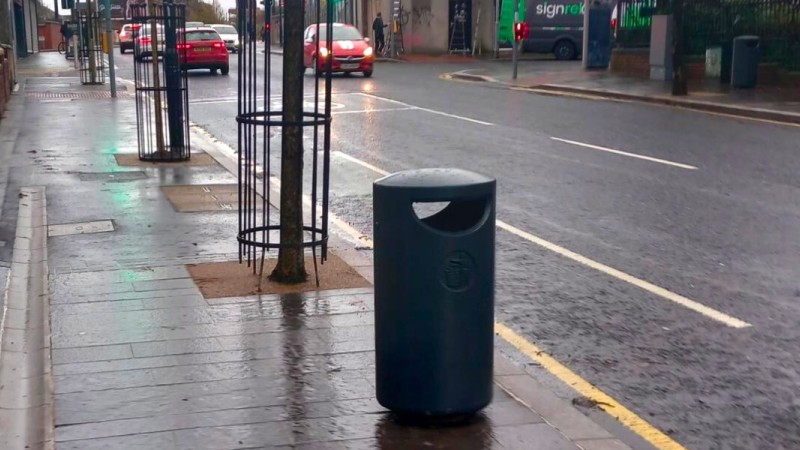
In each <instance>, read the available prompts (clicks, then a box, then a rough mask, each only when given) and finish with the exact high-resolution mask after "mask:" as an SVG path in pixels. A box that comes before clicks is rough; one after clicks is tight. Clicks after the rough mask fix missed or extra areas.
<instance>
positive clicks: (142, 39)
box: [139, 37, 153, 44]
mask: <svg viewBox="0 0 800 450" xmlns="http://www.w3.org/2000/svg"><path fill="white" fill-rule="evenodd" d="M152 41H153V40H152V39H150V38H148V37H144V38H139V43H140V44H149V43H150V42H152Z"/></svg>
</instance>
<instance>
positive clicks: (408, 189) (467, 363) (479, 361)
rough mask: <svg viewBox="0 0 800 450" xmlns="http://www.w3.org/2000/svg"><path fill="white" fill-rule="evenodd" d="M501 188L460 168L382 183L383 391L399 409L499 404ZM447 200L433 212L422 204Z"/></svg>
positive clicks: (379, 359)
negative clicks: (495, 375) (495, 372)
mask: <svg viewBox="0 0 800 450" xmlns="http://www.w3.org/2000/svg"><path fill="white" fill-rule="evenodd" d="M495 185H496V182H495V180H494V179H492V178H489V177H486V176H483V175H479V174H476V173H472V172H468V171H464V170H458V169H421V170H412V171H406V172H399V173H396V174H393V175H390V176H388V177H385V178H382V179H380V180H378V181H376V182H375V184H374V185H373V202H374V207H373V211H374V225H375V228H374V236H375V254H374V258H375V359H376V381H377V397H378V402H379V403H380V404H381V405H383V406H385V407H386V408H388V409H390V410H392V411H394V412H396V413H400V414H405V415H411V416H428V417H431V416H433V417H442V416H461V415H469V414H472V413H475V412H477V411H479V410H480V409H482V408H483V407H485V406H486V405H488V404H489V402H491V399H492V365H493V351H494V252H495ZM443 202H449V204H447V206H446V207H444V209H441V211H439V212H437V213H435V214H433V215H430V216H428V217H424V216H423V217H422V218H420V217H419V216H418V215H417V213H416V212H415V209H414V204H424V203H429V204H430V203H436V204H439V206H441V203H443ZM429 206H431V205H429Z"/></svg>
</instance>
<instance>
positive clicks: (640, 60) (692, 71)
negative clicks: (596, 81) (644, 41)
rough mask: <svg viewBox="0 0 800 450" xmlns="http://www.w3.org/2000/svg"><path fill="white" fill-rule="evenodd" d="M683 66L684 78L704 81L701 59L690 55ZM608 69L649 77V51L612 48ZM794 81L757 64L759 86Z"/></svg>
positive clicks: (777, 68)
mask: <svg viewBox="0 0 800 450" xmlns="http://www.w3.org/2000/svg"><path fill="white" fill-rule="evenodd" d="M685 67H686V78H687V79H688V80H689V81H690V82H704V81H705V77H706V65H705V61H704V60H703V59H701V58H697V57H690V58H689V61H687V62H686V66H685ZM609 70H610V71H611V72H613V73H617V74H620V75H627V76H633V77H639V78H649V77H650V52H649V50H648V49H614V51H613V52H612V53H611V65H610V66H609ZM795 82H796V79H795V80H789V81H787V75H786V74H785V73H784V71H782V70H781V69H780V68H779V67H778V66H777V65H775V64H761V65H760V66H758V85H759V86H778V85H786V84H787V83H788V84H793V83H795Z"/></svg>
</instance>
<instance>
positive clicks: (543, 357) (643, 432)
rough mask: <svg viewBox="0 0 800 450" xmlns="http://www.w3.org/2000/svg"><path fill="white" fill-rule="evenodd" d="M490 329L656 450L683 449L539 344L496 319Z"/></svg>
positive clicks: (683, 448)
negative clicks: (544, 350)
mask: <svg viewBox="0 0 800 450" xmlns="http://www.w3.org/2000/svg"><path fill="white" fill-rule="evenodd" d="M494 331H495V333H497V335H498V336H500V337H501V338H503V340H504V341H506V342H508V343H509V344H511V345H512V346H514V348H516V349H517V350H519V351H520V352H522V353H523V354H524V355H525V356H527V357H528V358H530V359H532V360H534V361H536V362H537V363H539V364H540V365H541V366H542V367H544V368H545V369H546V370H547V371H548V372H550V373H551V374H553V375H555V376H556V377H558V379H559V380H561V381H563V382H564V383H566V384H567V385H569V386H570V387H571V388H572V389H574V390H575V391H576V392H578V393H579V394H581V395H583V396H584V397H586V398H588V399H590V400H593V401H594V402H595V403H597V407H598V408H600V409H602V410H603V411H605V412H607V413H608V414H610V415H611V416H613V417H615V418H616V419H617V420H618V421H619V422H620V423H622V424H623V425H625V426H626V427H628V428H629V429H630V430H631V431H633V432H634V433H636V434H638V435H639V436H641V437H642V438H643V439H644V440H646V441H647V442H649V443H650V444H652V445H653V446H655V447H656V448H658V449H659V450H686V448H685V447H684V446H682V445H681V444H679V443H677V442H675V440H673V439H672V438H671V437H669V436H667V435H666V434H664V433H663V432H661V431H660V430H658V429H657V428H656V427H654V426H652V425H650V424H649V423H647V421H645V420H644V419H642V418H641V417H639V416H637V415H636V414H635V413H634V412H633V411H631V410H629V409H628V408H626V407H624V406H622V404H620V403H619V402H618V401H616V400H614V399H613V398H612V397H611V396H609V395H608V394H606V393H604V392H603V391H601V390H600V389H598V388H596V387H595V386H594V385H593V384H591V383H589V382H588V381H586V380H584V379H583V378H581V377H580V376H578V375H577V374H576V373H575V372H573V371H571V370H569V369H568V368H567V367H566V366H564V365H563V364H561V363H560V362H558V361H556V360H555V358H553V357H552V356H550V355H548V354H547V353H545V352H543V351H541V350H540V349H539V347H537V346H536V345H534V344H532V343H531V342H529V341H527V340H526V339H525V338H523V337H522V336H520V335H519V334H517V333H515V332H514V331H513V330H511V329H510V328H508V327H507V326H505V325H503V324H502V323H500V322H495V324H494Z"/></svg>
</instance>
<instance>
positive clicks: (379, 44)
mask: <svg viewBox="0 0 800 450" xmlns="http://www.w3.org/2000/svg"><path fill="white" fill-rule="evenodd" d="M384 28H386V25H385V24H384V23H383V17H381V13H378V16H377V17H375V20H374V21H372V31H374V32H375V51H376V53H377V54H379V55H380V54H381V53H383V47H384V46H385V45H386V42H385V38H384V35H383V29H384Z"/></svg>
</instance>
